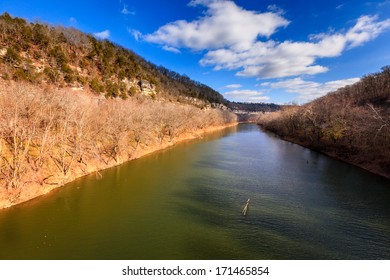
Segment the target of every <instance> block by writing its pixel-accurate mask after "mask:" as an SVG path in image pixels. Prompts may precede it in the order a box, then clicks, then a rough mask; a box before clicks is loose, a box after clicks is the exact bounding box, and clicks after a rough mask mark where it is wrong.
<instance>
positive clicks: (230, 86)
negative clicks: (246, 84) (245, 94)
mask: <svg viewBox="0 0 390 280" xmlns="http://www.w3.org/2000/svg"><path fill="white" fill-rule="evenodd" d="M241 87H242V85H240V84H231V85H227V86H225V88H241Z"/></svg>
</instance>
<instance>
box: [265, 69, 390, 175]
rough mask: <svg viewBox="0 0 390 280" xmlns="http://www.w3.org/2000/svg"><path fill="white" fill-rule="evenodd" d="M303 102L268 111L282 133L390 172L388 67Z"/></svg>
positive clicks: (271, 125)
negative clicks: (310, 100) (312, 99)
mask: <svg viewBox="0 0 390 280" xmlns="http://www.w3.org/2000/svg"><path fill="white" fill-rule="evenodd" d="M382 70H383V71H382V72H380V73H375V74H371V75H368V76H365V77H363V78H362V79H361V80H360V81H359V82H357V83H356V84H354V85H351V86H347V87H344V88H341V89H339V90H337V91H335V92H331V93H329V94H327V95H326V96H324V97H321V98H319V99H317V100H314V101H312V102H310V103H308V104H306V105H303V106H288V107H284V109H283V110H282V111H279V112H275V113H271V114H267V115H264V116H263V117H262V118H261V120H260V122H259V124H260V125H261V126H263V127H264V128H265V129H267V130H270V131H273V132H275V133H276V134H278V135H280V136H281V137H282V138H284V139H287V140H289V141H292V142H295V143H298V144H301V145H303V146H306V147H309V148H312V149H315V150H318V151H321V152H323V153H326V154H329V155H331V156H334V157H337V158H339V159H342V160H345V161H347V162H350V163H353V164H356V165H358V166H361V167H363V168H366V169H368V170H370V171H372V172H375V173H378V174H381V175H383V176H386V177H388V178H390V67H389V66H387V67H384V68H382Z"/></svg>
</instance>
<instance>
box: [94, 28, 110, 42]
mask: <svg viewBox="0 0 390 280" xmlns="http://www.w3.org/2000/svg"><path fill="white" fill-rule="evenodd" d="M93 35H94V36H95V37H96V38H98V39H100V40H105V39H108V38H109V37H110V31H109V30H104V31H102V32H97V33H93Z"/></svg>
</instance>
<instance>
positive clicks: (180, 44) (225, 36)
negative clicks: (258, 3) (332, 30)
mask: <svg viewBox="0 0 390 280" xmlns="http://www.w3.org/2000/svg"><path fill="white" fill-rule="evenodd" d="M189 5H190V6H197V5H201V6H204V7H206V11H205V12H204V15H203V16H202V17H200V18H198V19H196V20H194V21H191V22H188V21H186V20H178V21H175V22H171V23H168V24H166V25H164V26H162V27H160V28H159V29H158V30H157V31H155V32H154V33H152V34H147V35H145V36H144V37H143V38H144V40H145V41H147V42H152V43H157V44H161V45H169V46H172V47H175V48H188V49H192V50H205V49H219V48H225V47H228V48H229V49H234V50H236V51H242V50H248V49H250V48H251V47H252V45H253V44H254V43H255V42H256V40H257V38H258V37H259V36H261V37H265V38H267V37H269V36H271V35H272V34H274V33H275V32H276V30H277V29H278V28H281V27H285V26H287V25H288V24H289V21H288V20H286V19H285V18H283V17H282V16H280V15H279V14H278V13H272V12H264V13H260V12H255V11H248V10H245V9H243V8H241V7H239V6H237V5H236V4H235V3H234V2H233V1H225V0H194V1H191V2H190V4H189Z"/></svg>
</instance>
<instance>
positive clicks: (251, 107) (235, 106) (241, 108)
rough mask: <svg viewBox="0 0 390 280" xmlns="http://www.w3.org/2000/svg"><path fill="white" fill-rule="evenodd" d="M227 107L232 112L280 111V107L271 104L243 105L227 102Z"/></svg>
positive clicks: (241, 103) (242, 103) (243, 103)
mask: <svg viewBox="0 0 390 280" xmlns="http://www.w3.org/2000/svg"><path fill="white" fill-rule="evenodd" d="M228 107H229V108H231V109H232V110H234V111H246V112H263V113H264V112H275V111H278V110H280V108H281V107H280V105H276V104H273V103H245V102H232V101H228Z"/></svg>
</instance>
